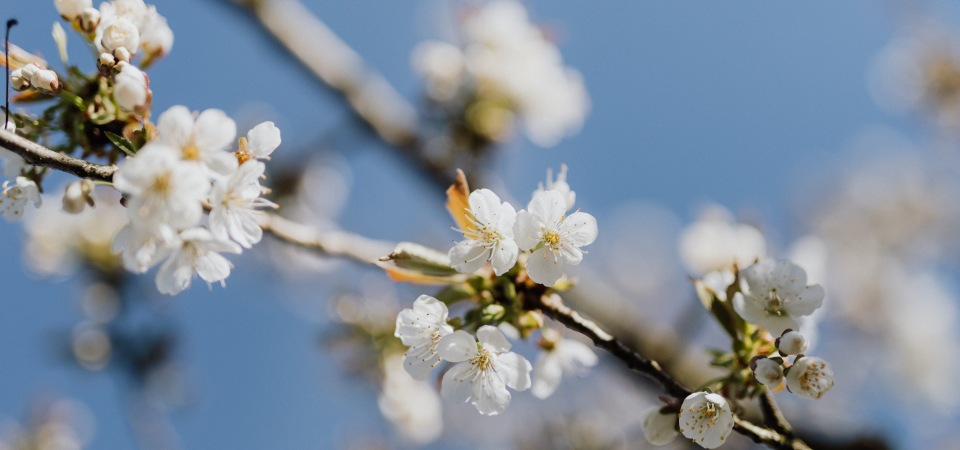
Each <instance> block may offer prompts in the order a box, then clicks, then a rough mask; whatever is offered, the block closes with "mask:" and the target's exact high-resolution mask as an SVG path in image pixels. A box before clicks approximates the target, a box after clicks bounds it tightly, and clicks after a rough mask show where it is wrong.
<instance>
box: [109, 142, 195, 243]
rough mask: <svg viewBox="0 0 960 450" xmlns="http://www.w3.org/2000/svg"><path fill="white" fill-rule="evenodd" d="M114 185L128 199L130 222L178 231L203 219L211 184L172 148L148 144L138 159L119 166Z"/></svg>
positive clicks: (133, 158)
mask: <svg viewBox="0 0 960 450" xmlns="http://www.w3.org/2000/svg"><path fill="white" fill-rule="evenodd" d="M113 184H114V186H116V188H117V189H118V190H120V192H123V193H124V194H126V195H128V197H129V198H128V203H127V208H128V210H129V212H130V218H131V220H133V221H136V222H138V223H140V224H142V225H143V226H145V227H150V226H151V224H156V223H164V224H167V225H169V226H172V227H174V228H176V229H184V228H188V227H192V226H194V225H196V224H197V223H199V222H200V218H201V217H202V215H203V205H202V203H201V202H202V201H203V200H205V199H206V197H207V192H209V190H210V181H209V179H208V178H207V177H206V176H205V175H204V173H203V170H201V168H200V167H199V166H197V165H196V164H192V163H191V162H189V161H184V160H182V159H180V154H179V152H178V151H177V150H176V149H174V148H172V147H170V146H169V145H165V144H161V143H158V142H156V141H151V142H148V143H147V144H146V145H144V146H143V148H141V149H140V151H138V152H137V154H136V156H133V157H128V158H127V159H125V160H124V161H123V162H122V163H120V167H119V169H117V172H116V174H114V176H113Z"/></svg>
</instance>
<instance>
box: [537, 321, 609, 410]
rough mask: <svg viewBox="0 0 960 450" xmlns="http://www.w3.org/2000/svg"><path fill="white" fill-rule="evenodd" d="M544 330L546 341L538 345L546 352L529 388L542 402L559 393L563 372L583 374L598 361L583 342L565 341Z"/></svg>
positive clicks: (543, 352)
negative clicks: (557, 391) (558, 388)
mask: <svg viewBox="0 0 960 450" xmlns="http://www.w3.org/2000/svg"><path fill="white" fill-rule="evenodd" d="M542 330H543V339H542V340H541V342H540V343H539V345H540V348H541V349H542V350H543V351H542V352H540V356H538V357H537V362H536V364H535V365H534V368H533V385H532V386H531V388H530V393H531V394H533V396H534V397H536V398H539V399H544V398H547V397H549V396H550V395H551V394H553V393H554V392H555V391H556V390H557V387H558V386H560V379H561V378H562V377H563V374H564V373H567V374H573V375H583V374H585V373H586V372H587V370H588V368H589V367H593V366H595V365H596V364H597V361H599V358H597V355H596V354H595V353H593V350H591V349H590V347H588V346H587V345H585V344H583V343H582V342H580V341H575V340H573V339H564V338H563V336H560V334H559V333H557V332H556V331H554V330H552V329H550V328H543V329H542Z"/></svg>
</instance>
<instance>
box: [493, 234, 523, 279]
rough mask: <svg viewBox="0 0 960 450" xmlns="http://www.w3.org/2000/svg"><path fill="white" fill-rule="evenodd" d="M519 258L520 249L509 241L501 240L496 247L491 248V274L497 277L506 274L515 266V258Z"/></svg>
mask: <svg viewBox="0 0 960 450" xmlns="http://www.w3.org/2000/svg"><path fill="white" fill-rule="evenodd" d="M518 256H520V249H518V248H517V243H516V242H514V241H513V240H511V239H501V240H500V242H498V243H497V246H496V247H494V248H493V255H492V258H491V260H490V263H491V264H492V265H493V273H494V274H496V275H497V276H500V275H503V274H505V273H507V271H509V270H510V269H512V268H513V266H514V265H516V264H517V257H518Z"/></svg>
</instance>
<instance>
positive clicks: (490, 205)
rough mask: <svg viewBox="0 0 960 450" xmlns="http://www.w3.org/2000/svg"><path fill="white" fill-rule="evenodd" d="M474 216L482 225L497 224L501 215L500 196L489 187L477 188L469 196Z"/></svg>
mask: <svg viewBox="0 0 960 450" xmlns="http://www.w3.org/2000/svg"><path fill="white" fill-rule="evenodd" d="M467 202H468V203H470V211H471V212H473V217H474V218H475V219H477V222H480V224H481V225H487V226H491V227H493V226H496V225H497V224H498V223H499V222H500V219H499V216H500V197H498V196H497V194H494V193H493V191H491V190H489V189H477V190H475V191H473V192H471V193H470V197H468V198H467Z"/></svg>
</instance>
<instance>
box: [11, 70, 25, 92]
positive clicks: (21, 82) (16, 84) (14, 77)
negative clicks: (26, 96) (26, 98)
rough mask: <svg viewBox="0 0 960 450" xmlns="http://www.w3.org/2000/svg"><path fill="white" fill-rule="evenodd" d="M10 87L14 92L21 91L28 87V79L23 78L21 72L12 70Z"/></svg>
mask: <svg viewBox="0 0 960 450" xmlns="http://www.w3.org/2000/svg"><path fill="white" fill-rule="evenodd" d="M10 87H12V88H13V89H14V90H17V91H22V90H24V89H26V88H28V87H30V78H28V77H24V76H23V70H21V69H17V70H14V71H13V72H10Z"/></svg>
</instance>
